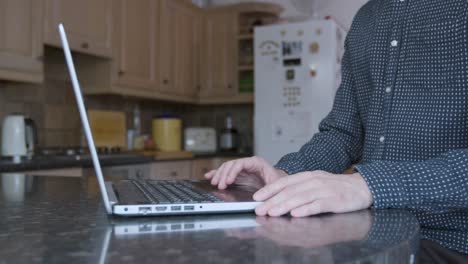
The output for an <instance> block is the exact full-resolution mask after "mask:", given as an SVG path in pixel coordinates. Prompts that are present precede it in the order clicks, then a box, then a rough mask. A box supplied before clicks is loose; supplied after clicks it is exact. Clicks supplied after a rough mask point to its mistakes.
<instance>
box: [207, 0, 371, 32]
mask: <svg viewBox="0 0 468 264" xmlns="http://www.w3.org/2000/svg"><path fill="white" fill-rule="evenodd" d="M252 1H255V2H271V3H276V4H279V5H281V6H283V8H284V9H285V11H284V12H283V13H282V17H283V18H285V19H289V20H302V19H305V18H310V17H314V14H315V17H318V18H323V17H325V16H328V15H330V16H332V17H333V18H334V19H335V20H336V21H337V22H338V23H339V24H341V25H342V26H343V27H344V28H345V29H346V30H347V29H349V26H350V25H351V22H352V19H353V17H354V15H355V14H356V12H357V10H358V9H359V8H360V7H361V6H362V5H363V4H364V3H366V2H367V1H368V0H207V2H208V4H210V5H226V4H234V3H239V2H252ZM298 9H299V10H298Z"/></svg>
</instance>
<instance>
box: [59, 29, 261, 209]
mask: <svg viewBox="0 0 468 264" xmlns="http://www.w3.org/2000/svg"><path fill="white" fill-rule="evenodd" d="M59 33H60V38H61V40H62V45H63V51H64V53H65V58H66V61H67V66H68V70H69V73H70V78H71V81H72V86H73V90H74V92H75V97H76V102H77V104H78V110H79V113H80V117H81V123H82V125H83V129H84V133H85V136H86V141H87V142H88V147H89V151H90V153H91V157H92V160H93V165H94V170H95V172H96V176H97V180H98V183H99V188H100V191H101V194H102V199H103V201H104V205H105V207H106V210H107V213H108V214H114V215H125V216H141V215H174V214H203V213H239V212H252V211H253V210H254V209H255V207H256V206H257V205H259V204H260V203H259V202H255V201H254V200H253V199H252V195H253V193H254V192H255V190H254V189H252V188H248V187H246V186H239V185H232V186H230V187H229V189H228V190H218V189H217V188H216V187H215V186H212V185H211V184H210V183H209V182H208V181H190V180H186V181H181V180H178V181H158V180H146V181H136V180H124V181H120V182H117V183H112V182H104V177H103V175H102V170H101V165H100V163H99V157H98V154H97V152H96V148H95V144H94V140H93V136H92V134H91V129H90V126H89V122H88V116H87V113H86V109H85V105H84V101H83V96H82V94H81V88H80V85H79V82H78V77H77V75H76V70H75V65H74V63H73V59H72V56H71V52H70V47H69V45H68V40H67V36H66V33H65V29H64V27H63V25H62V24H60V25H59ZM154 178H156V177H154Z"/></svg>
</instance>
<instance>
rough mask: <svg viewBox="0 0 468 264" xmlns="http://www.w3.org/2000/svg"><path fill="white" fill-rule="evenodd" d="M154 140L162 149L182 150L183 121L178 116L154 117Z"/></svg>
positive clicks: (159, 148)
mask: <svg viewBox="0 0 468 264" xmlns="http://www.w3.org/2000/svg"><path fill="white" fill-rule="evenodd" d="M152 128H153V131H152V132H153V140H154V142H155V143H156V146H157V148H158V150H160V151H181V150H182V121H181V120H180V119H179V118H177V117H170V116H167V117H158V118H155V119H153V123H152Z"/></svg>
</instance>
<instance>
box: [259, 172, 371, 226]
mask: <svg viewBox="0 0 468 264" xmlns="http://www.w3.org/2000/svg"><path fill="white" fill-rule="evenodd" d="M254 199H255V200H256V201H261V202H264V203H263V204H262V205H260V206H258V207H257V208H256V209H255V212H256V214H257V215H260V216H264V215H269V216H280V215H283V214H286V213H289V212H290V213H291V215H292V216H294V217H304V216H309V215H316V214H320V213H328V212H331V213H344V212H352V211H357V210H361V209H365V208H368V207H369V206H370V205H371V204H372V195H371V193H370V191H369V188H368V186H367V183H366V182H365V181H364V179H363V178H362V176H361V175H360V174H359V173H355V174H351V175H342V174H331V173H328V172H324V171H313V172H301V173H298V174H295V175H291V176H288V177H283V178H281V179H279V180H277V181H275V182H273V183H271V184H267V185H266V186H265V187H263V188H262V189H260V190H259V191H257V192H256V193H255V194H254Z"/></svg>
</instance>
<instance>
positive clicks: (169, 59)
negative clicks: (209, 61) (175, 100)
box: [159, 0, 201, 98]
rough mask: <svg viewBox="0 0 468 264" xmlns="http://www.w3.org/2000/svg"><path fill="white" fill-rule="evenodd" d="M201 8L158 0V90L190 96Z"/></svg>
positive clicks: (195, 80) (195, 74) (193, 86)
mask: <svg viewBox="0 0 468 264" xmlns="http://www.w3.org/2000/svg"><path fill="white" fill-rule="evenodd" d="M200 20H201V11H200V10H199V9H198V8H196V7H195V6H193V5H191V4H187V3H186V2H183V1H174V0H162V1H161V23H160V41H159V44H160V46H159V47H160V49H159V53H160V60H159V66H160V67H159V73H160V83H159V90H160V91H161V92H163V93H166V94H175V95H180V96H186V97H189V98H194V97H195V95H196V92H197V86H198V85H199V77H198V76H199V74H198V71H197V70H198V67H197V66H198V65H199V62H200V61H199V52H198V49H199V47H200V34H199V31H200V26H201V23H200Z"/></svg>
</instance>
